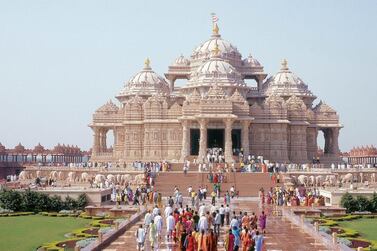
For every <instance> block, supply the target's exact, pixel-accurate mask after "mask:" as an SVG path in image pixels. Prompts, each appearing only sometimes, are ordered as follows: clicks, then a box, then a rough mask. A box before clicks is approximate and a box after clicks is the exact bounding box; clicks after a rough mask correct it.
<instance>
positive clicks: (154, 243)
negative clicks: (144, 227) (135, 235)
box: [149, 220, 158, 251]
mask: <svg viewBox="0 0 377 251" xmlns="http://www.w3.org/2000/svg"><path fill="white" fill-rule="evenodd" d="M157 237H158V232H157V225H156V224H155V223H154V220H152V221H151V224H150V225H149V242H150V245H151V250H152V251H153V250H155V248H158V240H157Z"/></svg>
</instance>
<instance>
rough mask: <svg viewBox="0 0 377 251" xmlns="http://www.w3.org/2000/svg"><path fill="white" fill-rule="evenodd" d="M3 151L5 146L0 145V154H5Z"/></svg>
mask: <svg viewBox="0 0 377 251" xmlns="http://www.w3.org/2000/svg"><path fill="white" fill-rule="evenodd" d="M5 151H6V149H5V146H3V144H1V143H0V153H5Z"/></svg>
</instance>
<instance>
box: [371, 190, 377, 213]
mask: <svg viewBox="0 0 377 251" xmlns="http://www.w3.org/2000/svg"><path fill="white" fill-rule="evenodd" d="M370 207H371V211H372V212H377V193H376V192H374V193H373V196H372V198H371V199H370Z"/></svg>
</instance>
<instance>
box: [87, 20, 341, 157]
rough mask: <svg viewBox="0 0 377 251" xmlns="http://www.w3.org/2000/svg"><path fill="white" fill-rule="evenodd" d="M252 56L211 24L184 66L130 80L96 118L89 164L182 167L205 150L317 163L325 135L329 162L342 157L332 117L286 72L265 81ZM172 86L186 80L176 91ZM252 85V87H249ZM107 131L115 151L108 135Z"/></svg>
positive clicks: (146, 71)
mask: <svg viewBox="0 0 377 251" xmlns="http://www.w3.org/2000/svg"><path fill="white" fill-rule="evenodd" d="M266 76H267V74H266V73H264V70H263V66H262V65H261V64H260V63H259V62H258V61H257V60H256V59H255V58H253V57H252V56H248V57H247V58H245V59H242V55H241V54H240V53H239V52H238V50H237V48H236V47H235V46H233V45H231V44H230V43H229V42H227V41H226V40H224V39H223V38H222V37H221V35H220V34H219V32H218V26H217V24H216V23H214V26H213V34H212V36H211V38H210V39H209V40H208V41H206V42H205V43H203V44H201V45H199V46H198V47H197V48H196V49H195V50H194V52H193V54H192V55H191V57H190V58H189V59H187V58H185V57H183V56H182V55H181V56H180V57H178V58H177V59H176V61H175V62H174V63H173V64H172V65H171V66H169V69H168V72H167V73H166V74H165V77H166V80H165V78H163V77H161V76H159V75H158V74H156V73H155V72H154V71H153V70H152V69H151V67H150V62H149V59H147V60H146V62H145V67H144V68H143V69H142V71H141V72H139V73H137V74H136V75H135V76H134V77H132V78H131V79H130V80H129V81H128V82H127V83H126V84H125V87H124V89H123V90H122V91H121V92H120V94H119V95H118V96H117V97H116V98H117V99H118V100H119V102H120V105H119V106H118V105H116V104H114V103H113V102H112V101H109V102H108V103H106V104H105V105H103V106H102V107H100V108H99V109H98V110H97V111H96V112H95V113H94V115H93V122H92V123H91V124H90V127H91V128H92V129H93V132H94V140H93V142H94V143H93V152H92V160H93V161H100V162H102V161H104V162H105V161H106V162H107V161H112V162H132V161H135V160H143V161H162V160H167V161H176V162H183V161H184V160H185V159H187V158H188V157H189V156H190V155H196V156H198V157H197V158H198V160H199V161H203V160H204V159H205V155H206V152H207V148H210V147H221V148H223V149H224V155H225V160H226V161H227V162H231V161H233V155H234V154H235V153H237V152H239V151H242V152H243V153H244V154H245V155H248V154H252V155H263V156H264V158H265V159H269V160H271V161H279V162H295V163H303V162H308V161H310V160H311V159H312V158H313V157H316V156H317V149H318V146H317V135H318V131H323V133H324V137H325V146H324V149H325V150H324V152H325V156H326V157H327V158H332V159H337V158H338V157H339V145H338V137H339V130H340V128H342V126H341V125H340V123H339V117H338V115H337V113H336V111H335V110H333V109H332V108H331V107H330V106H328V105H327V104H325V103H323V102H322V101H321V102H319V103H318V104H317V105H316V106H313V101H314V100H315V99H316V96H314V95H313V94H312V93H311V91H310V90H309V89H308V86H307V85H306V84H305V83H304V82H303V81H302V80H301V79H300V78H298V77H297V76H296V75H295V74H294V73H292V72H291V71H290V69H289V68H288V63H287V61H286V60H283V62H282V66H281V69H280V71H279V72H278V73H276V74H275V75H273V76H272V77H270V78H268V79H266ZM177 79H186V80H187V83H186V85H184V86H183V87H175V81H176V80H177ZM246 79H253V80H255V82H256V86H255V87H253V86H249V85H247V84H246V82H245V80H246ZM109 131H112V133H113V135H114V145H113V147H110V146H107V144H106V135H107V134H108V133H109Z"/></svg>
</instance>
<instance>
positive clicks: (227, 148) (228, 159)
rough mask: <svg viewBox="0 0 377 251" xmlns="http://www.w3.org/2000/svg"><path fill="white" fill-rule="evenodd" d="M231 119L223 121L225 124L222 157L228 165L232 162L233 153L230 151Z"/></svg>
mask: <svg viewBox="0 0 377 251" xmlns="http://www.w3.org/2000/svg"><path fill="white" fill-rule="evenodd" d="M233 121H234V120H233V119H231V118H227V119H224V124H225V151H224V157H225V162H227V163H230V162H232V161H233V151H232V125H233Z"/></svg>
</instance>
